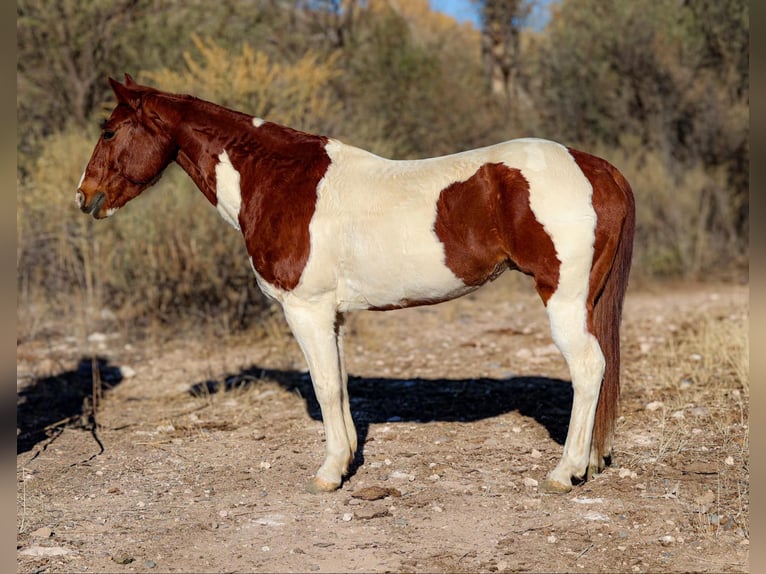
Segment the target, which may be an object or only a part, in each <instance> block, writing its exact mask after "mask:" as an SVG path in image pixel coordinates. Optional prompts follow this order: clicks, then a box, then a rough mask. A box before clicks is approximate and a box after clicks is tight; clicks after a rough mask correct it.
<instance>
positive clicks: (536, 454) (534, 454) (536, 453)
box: [531, 448, 543, 458]
mask: <svg viewBox="0 0 766 574" xmlns="http://www.w3.org/2000/svg"><path fill="white" fill-rule="evenodd" d="M531 456H532V458H540V457H541V456H543V455H542V453H541V452H540V451H539V450H537V449H536V448H533V449H532V454H531Z"/></svg>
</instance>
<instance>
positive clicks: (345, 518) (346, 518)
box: [341, 512, 354, 522]
mask: <svg viewBox="0 0 766 574" xmlns="http://www.w3.org/2000/svg"><path fill="white" fill-rule="evenodd" d="M353 518H354V515H353V513H351V512H346V513H344V514H343V516H342V517H341V520H343V522H351V520H352V519H353Z"/></svg>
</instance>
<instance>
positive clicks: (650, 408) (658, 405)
mask: <svg viewBox="0 0 766 574" xmlns="http://www.w3.org/2000/svg"><path fill="white" fill-rule="evenodd" d="M664 406H665V405H664V404H663V402H662V401H652V402H651V403H649V404H648V405H646V410H647V411H652V412H653V411H656V410H658V409H661V408H662V407H664Z"/></svg>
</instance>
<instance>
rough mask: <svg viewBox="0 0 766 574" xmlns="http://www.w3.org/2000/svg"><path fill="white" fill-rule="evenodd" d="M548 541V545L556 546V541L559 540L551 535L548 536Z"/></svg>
mask: <svg viewBox="0 0 766 574" xmlns="http://www.w3.org/2000/svg"><path fill="white" fill-rule="evenodd" d="M547 540H548V544H555V543H556V540H558V538H556V536H555V535H554V534H550V535H548V539H547Z"/></svg>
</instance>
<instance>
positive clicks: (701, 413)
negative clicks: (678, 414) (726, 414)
mask: <svg viewBox="0 0 766 574" xmlns="http://www.w3.org/2000/svg"><path fill="white" fill-rule="evenodd" d="M690 413H691V415H692V416H693V417H706V416H707V415H708V414H709V413H710V411H709V410H708V409H707V407H694V408H693V409H692V410H691V411H690Z"/></svg>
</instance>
